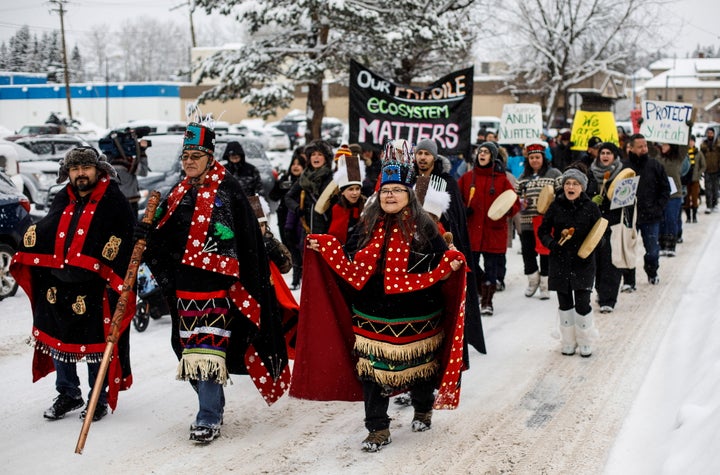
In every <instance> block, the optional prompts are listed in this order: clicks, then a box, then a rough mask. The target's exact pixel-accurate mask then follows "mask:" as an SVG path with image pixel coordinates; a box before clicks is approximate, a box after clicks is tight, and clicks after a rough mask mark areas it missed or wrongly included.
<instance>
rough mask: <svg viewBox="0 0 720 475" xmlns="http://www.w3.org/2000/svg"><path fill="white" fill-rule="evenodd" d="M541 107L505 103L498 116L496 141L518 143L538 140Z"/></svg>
mask: <svg viewBox="0 0 720 475" xmlns="http://www.w3.org/2000/svg"><path fill="white" fill-rule="evenodd" d="M542 125H543V117H542V108H541V107H540V106H539V105H537V104H505V105H504V106H503V111H502V116H501V117H500V130H499V131H498V143H501V144H519V143H526V142H530V141H531V140H540V134H541V133H542Z"/></svg>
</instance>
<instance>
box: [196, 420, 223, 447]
mask: <svg viewBox="0 0 720 475" xmlns="http://www.w3.org/2000/svg"><path fill="white" fill-rule="evenodd" d="M218 437H220V428H219V427H206V426H196V425H195V424H192V425H191V426H190V440H192V441H193V442H197V443H198V444H209V443H210V442H212V441H213V440H215V439H217V438H218Z"/></svg>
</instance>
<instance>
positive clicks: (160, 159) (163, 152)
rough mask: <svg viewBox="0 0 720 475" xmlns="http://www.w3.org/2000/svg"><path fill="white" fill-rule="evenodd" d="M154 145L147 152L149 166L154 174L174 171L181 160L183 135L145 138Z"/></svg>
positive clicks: (149, 136)
mask: <svg viewBox="0 0 720 475" xmlns="http://www.w3.org/2000/svg"><path fill="white" fill-rule="evenodd" d="M145 138H146V139H148V140H150V142H151V143H152V145H151V146H150V147H149V148H148V149H147V150H146V152H145V153H147V156H148V166H149V167H150V171H152V172H154V173H162V174H165V173H167V172H169V171H170V170H172V169H173V166H174V165H175V164H176V162H177V161H178V160H180V151H181V148H182V140H183V136H182V135H170V136H154V135H148V136H147V137H145Z"/></svg>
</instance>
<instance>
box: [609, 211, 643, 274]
mask: <svg viewBox="0 0 720 475" xmlns="http://www.w3.org/2000/svg"><path fill="white" fill-rule="evenodd" d="M632 216H633V217H632V225H631V226H630V227H627V226H626V225H625V208H623V209H622V211H621V212H620V222H619V223H618V224H613V225H612V226H610V231H611V234H610V249H611V250H612V263H613V265H614V266H615V267H617V268H618V269H634V268H635V262H636V257H637V251H636V249H637V242H638V232H637V229H635V220H636V217H637V204H636V205H635V207H634V208H633V214H632Z"/></svg>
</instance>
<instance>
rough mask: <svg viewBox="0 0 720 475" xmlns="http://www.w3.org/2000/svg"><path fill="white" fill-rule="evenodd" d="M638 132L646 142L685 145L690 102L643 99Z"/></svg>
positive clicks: (690, 114)
mask: <svg viewBox="0 0 720 475" xmlns="http://www.w3.org/2000/svg"><path fill="white" fill-rule="evenodd" d="M641 113H642V115H641V117H642V124H640V133H641V134H643V135H644V136H645V138H646V139H647V141H648V142H658V143H672V144H677V145H687V143H688V139H689V138H690V130H689V129H690V127H689V126H688V125H687V121H689V120H691V119H692V104H687V103H685V102H664V101H643V102H642V107H641Z"/></svg>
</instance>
